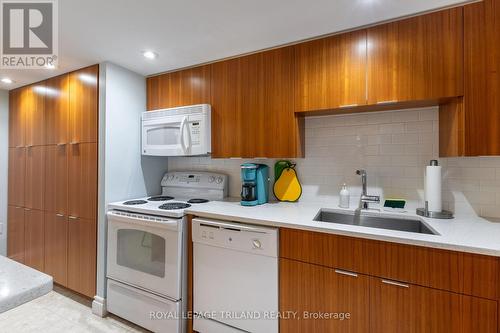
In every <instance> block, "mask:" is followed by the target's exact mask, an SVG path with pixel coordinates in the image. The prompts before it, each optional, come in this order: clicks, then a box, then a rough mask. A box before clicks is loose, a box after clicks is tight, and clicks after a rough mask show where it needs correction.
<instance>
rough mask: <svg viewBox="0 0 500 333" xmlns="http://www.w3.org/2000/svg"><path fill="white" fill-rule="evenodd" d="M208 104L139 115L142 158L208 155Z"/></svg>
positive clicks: (210, 148)
mask: <svg viewBox="0 0 500 333" xmlns="http://www.w3.org/2000/svg"><path fill="white" fill-rule="evenodd" d="M211 128H212V126H211V114H210V105H209V104H198V105H190V106H183V107H177V108H170V109H161V110H155V111H149V112H143V113H142V155H148V156H196V155H208V154H210V153H211V151H212V145H211Z"/></svg>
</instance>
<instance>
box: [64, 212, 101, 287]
mask: <svg viewBox="0 0 500 333" xmlns="http://www.w3.org/2000/svg"><path fill="white" fill-rule="evenodd" d="M96 227H97V226H96V221H95V220H89V219H82V218H69V222H68V285H67V286H68V288H70V289H72V290H74V291H76V292H79V293H80V294H83V295H85V296H88V297H94V296H95V290H96V256H97V235H96Z"/></svg>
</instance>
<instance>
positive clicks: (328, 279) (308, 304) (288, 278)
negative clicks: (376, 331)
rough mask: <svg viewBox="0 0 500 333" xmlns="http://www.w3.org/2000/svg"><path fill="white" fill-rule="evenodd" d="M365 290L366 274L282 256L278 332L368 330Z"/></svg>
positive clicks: (367, 306) (367, 297) (367, 298)
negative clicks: (287, 315)
mask: <svg viewBox="0 0 500 333" xmlns="http://www.w3.org/2000/svg"><path fill="white" fill-rule="evenodd" d="M368 291H369V278H368V277H367V276H365V275H360V274H354V273H351V272H346V271H340V270H335V269H332V268H328V267H323V266H318V265H312V264H307V263H303V262H299V261H295V260H288V259H281V260H280V311H281V312H282V314H290V317H288V318H286V319H282V320H281V321H280V332H281V333H299V332H331V333H334V332H341V333H344V332H345V333H350V332H368V331H369V292H368ZM292 313H294V314H295V315H292ZM316 315H326V316H331V317H330V318H328V317H326V318H323V319H319V318H316V317H315V316H316Z"/></svg>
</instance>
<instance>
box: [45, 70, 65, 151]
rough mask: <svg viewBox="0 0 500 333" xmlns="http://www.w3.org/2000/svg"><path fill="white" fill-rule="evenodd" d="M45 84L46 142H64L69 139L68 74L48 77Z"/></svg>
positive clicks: (54, 143) (49, 143)
mask: <svg viewBox="0 0 500 333" xmlns="http://www.w3.org/2000/svg"><path fill="white" fill-rule="evenodd" d="M45 85H46V89H45V127H46V142H47V144H48V145H56V144H66V143H68V141H69V133H68V131H69V75H68V74H65V75H61V76H56V77H54V78H51V79H48V80H47V81H46V83H45Z"/></svg>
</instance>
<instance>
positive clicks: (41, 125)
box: [22, 82, 45, 147]
mask: <svg viewBox="0 0 500 333" xmlns="http://www.w3.org/2000/svg"><path fill="white" fill-rule="evenodd" d="M25 89H26V94H23V96H22V105H23V108H25V111H24V112H25V119H26V146H28V147H30V146H40V145H44V144H45V83H43V82H42V83H36V84H34V85H31V86H28V87H26V88H25Z"/></svg>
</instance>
